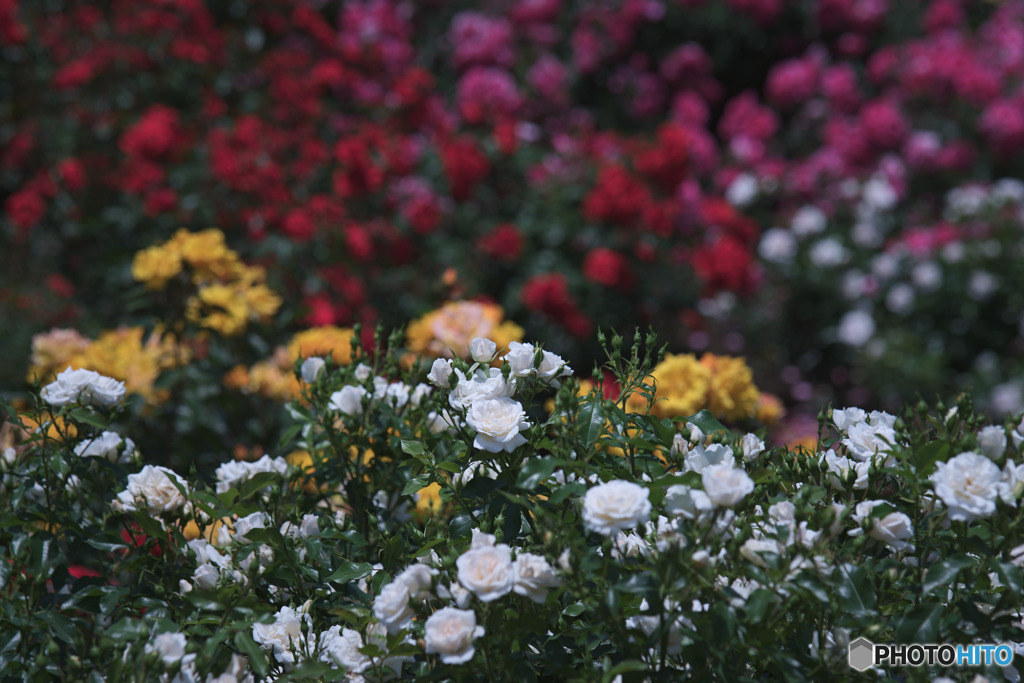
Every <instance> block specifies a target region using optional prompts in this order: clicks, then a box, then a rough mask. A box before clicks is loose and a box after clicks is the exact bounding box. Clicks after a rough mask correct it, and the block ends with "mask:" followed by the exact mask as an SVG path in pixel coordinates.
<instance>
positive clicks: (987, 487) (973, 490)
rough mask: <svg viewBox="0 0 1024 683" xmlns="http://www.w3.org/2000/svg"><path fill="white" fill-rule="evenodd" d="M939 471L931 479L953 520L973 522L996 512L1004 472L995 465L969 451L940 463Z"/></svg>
mask: <svg viewBox="0 0 1024 683" xmlns="http://www.w3.org/2000/svg"><path fill="white" fill-rule="evenodd" d="M936 468H937V469H936V470H935V472H934V473H933V474H932V475H931V477H929V478H930V479H931V481H932V485H933V486H934V487H935V495H937V496H938V497H939V498H940V499H941V500H942V502H943V503H945V505H946V507H947V508H948V509H949V518H950V519H951V520H953V521H965V522H970V521H972V520H975V519H980V518H982V517H988V516H990V515H992V514H993V513H994V512H995V511H996V498H998V497H999V493H1000V489H1001V487H1000V484H1001V479H1002V476H1001V475H1002V473H1001V472H1000V471H999V467H998V466H997V465H996V464H995V463H994V462H992V461H991V460H989V459H988V458H986V457H985V456H984V455H980V454H978V453H972V452H967V453H961V454H960V455H958V456H956V457H953V458H950V459H949V462H940V463H938V464H937V465H936Z"/></svg>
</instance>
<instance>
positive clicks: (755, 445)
mask: <svg viewBox="0 0 1024 683" xmlns="http://www.w3.org/2000/svg"><path fill="white" fill-rule="evenodd" d="M740 448H741V449H742V450H743V460H744V461H745V462H752V461H753V460H756V459H757V456H759V455H761V453H763V452H764V441H762V440H761V439H759V438H757V435H756V434H744V435H743V438H742V439H741V440H740Z"/></svg>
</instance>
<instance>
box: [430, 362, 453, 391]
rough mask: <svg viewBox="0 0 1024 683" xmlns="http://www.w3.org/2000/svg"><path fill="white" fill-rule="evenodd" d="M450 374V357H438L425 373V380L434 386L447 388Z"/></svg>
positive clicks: (449, 384) (449, 383)
mask: <svg viewBox="0 0 1024 683" xmlns="http://www.w3.org/2000/svg"><path fill="white" fill-rule="evenodd" d="M451 374H452V361H451V359H450V358H438V359H436V360H435V361H434V364H433V365H431V366H430V372H429V373H427V381H428V382H430V383H431V384H433V385H434V386H435V387H440V388H441V389H447V388H448V387H449V386H451V382H450V380H449V376H450V375H451Z"/></svg>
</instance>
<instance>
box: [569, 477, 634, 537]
mask: <svg viewBox="0 0 1024 683" xmlns="http://www.w3.org/2000/svg"><path fill="white" fill-rule="evenodd" d="M649 495H650V491H648V490H647V489H646V488H644V487H643V486H639V485H637V484H634V483H632V482H628V481H623V480H621V479H615V480H612V481H610V482H608V483H607V484H600V485H598V486H594V487H593V488H591V489H588V490H587V493H586V495H585V496H584V497H583V523H584V524H585V525H586V526H587V528H588V529H590V530H591V531H596V532H597V533H599V534H602V535H604V536H614V535H615V534H617V533H618V532H620V531H625V530H626V529H631V528H633V527H635V526H637V525H638V524H642V523H644V522H646V521H647V520H648V519H649V518H650V516H651V502H650V501H649V500H648V499H647V498H648V496H649Z"/></svg>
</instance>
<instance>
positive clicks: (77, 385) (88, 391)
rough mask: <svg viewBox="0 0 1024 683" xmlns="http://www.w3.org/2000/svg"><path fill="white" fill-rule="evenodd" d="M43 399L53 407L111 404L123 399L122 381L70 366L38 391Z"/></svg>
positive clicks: (123, 388)
mask: <svg viewBox="0 0 1024 683" xmlns="http://www.w3.org/2000/svg"><path fill="white" fill-rule="evenodd" d="M39 395H40V396H41V397H42V399H43V400H44V401H46V402H47V403H49V404H50V405H51V406H54V407H57V408H59V407H61V406H66V405H69V404H71V403H75V402H81V403H87V404H92V405H98V406H112V405H116V404H118V403H120V402H121V401H123V400H124V395H125V386H124V382H119V381H117V380H116V379H113V378H111V377H106V376H104V375H101V374H99V373H98V372H93V371H92V370H83V369H77V370H72V369H71V368H70V367H69V368H68V369H67V370H65V371H64V372H62V373H60V374H59V375H57V378H56V379H55V380H54V381H53V382H51V383H50V384H47V385H46V386H45V387H43V389H42V391H41V392H40V393H39Z"/></svg>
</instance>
